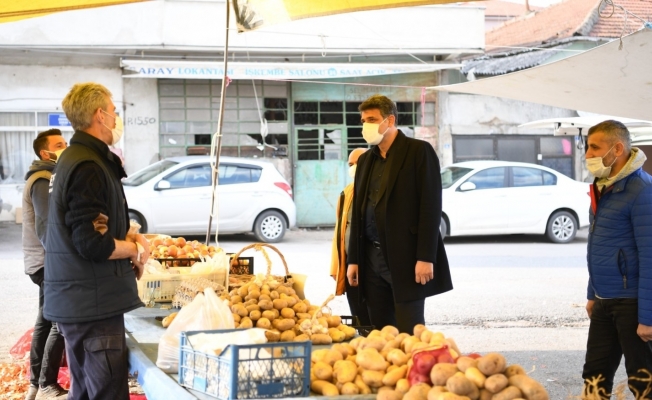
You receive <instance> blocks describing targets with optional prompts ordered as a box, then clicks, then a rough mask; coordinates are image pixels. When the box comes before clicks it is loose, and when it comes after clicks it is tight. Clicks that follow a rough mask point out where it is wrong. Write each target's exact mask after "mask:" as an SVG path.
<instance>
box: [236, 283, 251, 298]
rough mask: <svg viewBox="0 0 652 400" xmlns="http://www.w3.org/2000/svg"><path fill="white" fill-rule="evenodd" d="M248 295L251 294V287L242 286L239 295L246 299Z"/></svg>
mask: <svg viewBox="0 0 652 400" xmlns="http://www.w3.org/2000/svg"><path fill="white" fill-rule="evenodd" d="M248 294H249V286H248V285H244V286H240V288H239V289H238V295H240V297H242V298H244V297H245V296H246V295H248Z"/></svg>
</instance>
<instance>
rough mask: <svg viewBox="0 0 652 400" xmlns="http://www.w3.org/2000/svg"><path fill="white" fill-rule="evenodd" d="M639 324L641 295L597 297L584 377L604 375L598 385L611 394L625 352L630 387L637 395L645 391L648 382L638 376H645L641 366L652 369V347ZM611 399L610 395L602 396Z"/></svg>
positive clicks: (587, 347) (592, 313) (587, 345)
mask: <svg viewBox="0 0 652 400" xmlns="http://www.w3.org/2000/svg"><path fill="white" fill-rule="evenodd" d="M637 328H638V299H596V300H595V303H594V305H593V310H592V312H591V324H590V326H589V338H588V341H587V344H586V360H585V363H584V371H583V372H582V378H584V379H585V383H586V380H587V379H592V378H593V379H595V378H597V377H599V376H601V377H602V378H604V380H603V381H601V382H600V383H598V387H599V388H601V389H604V393H606V394H610V393H611V391H612V389H613V385H614V375H615V374H616V370H617V369H618V366H619V365H620V360H621V358H622V357H623V355H624V356H625V370H626V372H627V377H628V383H629V386H630V390H631V391H632V393H634V395H635V398H636V399H637V400H638V399H644V398H646V399H649V398H652V397H650V396H649V395H648V396H646V397H641V396H640V395H639V396H637V392H638V393H643V392H644V391H645V390H646V388H647V386H648V384H647V382H644V381H640V380H637V379H636V378H641V379H645V378H646V375H645V373H641V372H639V371H640V370H641V369H644V370H647V371H650V372H652V351H650V347H649V346H648V344H647V343H645V342H643V340H641V338H640V337H639V336H638V335H637V334H636V329H637ZM603 398H606V399H608V398H609V397H608V396H603Z"/></svg>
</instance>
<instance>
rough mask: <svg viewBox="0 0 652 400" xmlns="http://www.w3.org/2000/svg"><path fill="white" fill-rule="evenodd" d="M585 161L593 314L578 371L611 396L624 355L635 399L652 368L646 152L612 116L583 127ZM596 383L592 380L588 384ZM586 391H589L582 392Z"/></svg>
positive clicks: (650, 188) (651, 217) (650, 184)
mask: <svg viewBox="0 0 652 400" xmlns="http://www.w3.org/2000/svg"><path fill="white" fill-rule="evenodd" d="M587 143H588V149H587V152H586V167H587V169H588V170H589V172H591V173H592V174H593V175H594V176H595V180H594V182H593V184H592V185H591V188H590V195H591V209H590V220H591V225H590V227H589V243H588V250H587V264H588V269H589V283H588V289H587V299H588V302H587V304H586V311H587V313H588V316H589V318H590V320H591V323H590V326H589V337H588V341H587V346H586V359H585V363H584V370H583V373H582V377H583V378H584V379H585V392H586V391H587V390H588V387H589V383H590V382H592V383H594V384H597V386H598V388H599V390H600V391H601V396H600V398H609V397H610V394H611V391H612V389H613V381H614V375H615V373H616V370H617V369H618V365H619V364H620V360H621V358H622V357H623V355H624V356H625V369H626V371H627V376H628V378H629V382H628V383H629V388H630V390H631V391H632V393H634V397H635V398H637V399H639V398H640V399H642V398H649V397H648V395H643V393H644V392H645V390H647V387H648V380H649V375H648V373H649V372H652V352H651V350H650V347H649V344H650V343H646V342H649V341H650V340H652V177H651V176H650V175H648V174H647V173H646V172H644V171H643V170H642V168H641V167H642V166H643V164H644V163H645V160H646V157H645V154H643V152H642V151H641V150H640V149H638V148H635V147H631V140H630V135H629V131H628V130H627V128H626V127H625V125H623V124H622V123H620V122H618V121H611V120H609V121H604V122H601V123H599V124H598V125H596V126H593V127H592V128H591V129H589V132H588V139H587ZM593 390H595V388H593ZM587 393H588V392H587Z"/></svg>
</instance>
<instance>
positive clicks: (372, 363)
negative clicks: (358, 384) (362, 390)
mask: <svg viewBox="0 0 652 400" xmlns="http://www.w3.org/2000/svg"><path fill="white" fill-rule="evenodd" d="M355 363H356V364H358V365H359V366H360V367H362V368H364V369H366V370H371V371H385V370H386V369H387V361H385V358H383V356H381V355H380V353H378V350H376V349H374V348H368V349H363V350H360V351H359V352H358V354H356V356H355Z"/></svg>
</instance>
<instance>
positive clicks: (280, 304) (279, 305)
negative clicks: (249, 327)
mask: <svg viewBox="0 0 652 400" xmlns="http://www.w3.org/2000/svg"><path fill="white" fill-rule="evenodd" d="M272 304H273V305H274V308H275V309H277V310H279V311H280V310H282V309H284V308H287V306H288V302H287V301H285V300H282V299H274V300H272Z"/></svg>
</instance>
